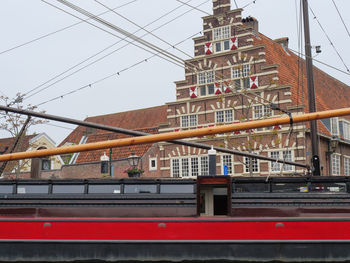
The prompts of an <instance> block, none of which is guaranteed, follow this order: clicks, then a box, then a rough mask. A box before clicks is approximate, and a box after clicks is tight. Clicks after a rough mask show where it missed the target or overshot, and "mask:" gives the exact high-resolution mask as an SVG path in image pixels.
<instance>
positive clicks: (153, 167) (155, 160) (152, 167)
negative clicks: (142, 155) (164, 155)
mask: <svg viewBox="0 0 350 263" xmlns="http://www.w3.org/2000/svg"><path fill="white" fill-rule="evenodd" d="M148 160H149V165H148V167H149V170H150V171H157V167H158V165H157V157H153V158H149V159H148ZM152 161H154V162H155V166H152Z"/></svg>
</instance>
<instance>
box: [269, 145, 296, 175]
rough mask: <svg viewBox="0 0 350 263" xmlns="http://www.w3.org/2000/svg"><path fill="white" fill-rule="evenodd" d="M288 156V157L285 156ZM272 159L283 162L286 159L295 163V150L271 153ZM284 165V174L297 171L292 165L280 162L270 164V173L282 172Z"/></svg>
mask: <svg viewBox="0 0 350 263" xmlns="http://www.w3.org/2000/svg"><path fill="white" fill-rule="evenodd" d="M286 154H288V155H287V156H285V155H286ZM270 157H271V158H275V159H280V160H283V159H284V158H285V157H286V158H285V161H289V162H293V160H294V151H293V150H280V151H271V152H270ZM282 165H283V170H282V172H293V171H294V170H295V168H294V166H293V165H290V164H282V163H278V162H270V172H271V173H274V172H276V173H277V172H281V168H282Z"/></svg>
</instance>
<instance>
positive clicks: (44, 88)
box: [27, 0, 209, 98]
mask: <svg viewBox="0 0 350 263" xmlns="http://www.w3.org/2000/svg"><path fill="white" fill-rule="evenodd" d="M190 1H191V0H190ZM190 1H188V2H190ZM208 1H209V0H206V1H204V2H202V3H201V4H199V5H198V6H201V5H203V4H204V3H206V2H208ZM180 7H181V6H179V7H177V8H175V9H173V10H171V11H170V12H168V13H167V14H169V13H171V12H173V11H175V10H176V9H178V8H180ZM59 9H60V8H59ZM60 10H61V9H60ZM190 11H191V10H189V11H187V12H185V13H183V14H180V15H178V16H177V17H175V18H173V19H171V20H170V21H168V22H166V23H164V24H162V25H160V26H158V27H156V28H155V29H153V30H152V31H155V30H158V29H159V28H161V27H163V26H165V25H167V24H169V23H170V22H172V21H174V20H176V19H178V18H180V17H181V16H183V15H185V14H187V13H189V12H190ZM167 14H165V15H163V16H161V17H159V18H158V19H156V20H154V21H153V22H151V23H149V24H148V25H150V24H152V23H154V22H156V21H157V20H159V19H161V18H162V17H164V16H166V15H167ZM148 25H146V26H148ZM138 31H139V30H137V31H136V32H138ZM145 35H147V33H146V34H144V35H142V36H141V37H143V36H145ZM119 42H120V41H118V42H117V43H119ZM129 44H130V43H126V44H125V45H124V46H122V47H120V48H118V49H116V50H114V51H112V52H110V53H108V54H106V55H105V56H103V57H101V58H99V59H97V60H94V61H93V62H91V63H89V64H87V65H85V66H84V67H82V68H80V69H78V70H76V71H74V72H72V73H71V74H69V75H67V76H65V77H63V78H60V79H59V80H57V81H55V82H53V83H51V84H49V85H48V86H46V87H43V88H42V89H40V90H39V91H37V92H35V93H34V94H32V95H30V96H27V98H29V97H32V96H34V95H36V94H38V93H39V92H41V91H43V90H46V89H48V88H49V87H51V86H53V85H55V84H56V83H58V82H60V81H62V80H64V79H66V78H68V77H69V76H72V75H74V74H75V73H77V72H79V71H81V70H83V69H85V68H87V67H89V66H90V65H92V64H95V63H96V62H98V61H100V60H102V59H104V58H105V57H107V56H109V55H111V54H113V53H115V52H116V51H118V50H121V49H122V48H124V47H126V46H127V45H129ZM172 47H174V45H172ZM99 53H101V52H99ZM152 57H153V56H152ZM82 63H83V62H81V63H79V64H82ZM137 64H139V63H137ZM76 66H77V65H76ZM76 66H74V67H76ZM74 67H73V68H74ZM181 67H182V68H184V67H183V66H181ZM65 72H67V71H65ZM65 72H64V73H65ZM64 73H61V74H59V75H57V76H56V77H58V76H60V75H63V74H64ZM56 77H54V78H56ZM51 80H52V79H51ZM47 82H49V81H47ZM47 82H46V83H47ZM44 84H45V83H44ZM41 86H43V84H41V85H39V86H38V87H36V88H34V89H32V90H31V91H34V90H36V89H38V88H39V87H41ZM28 93H29V92H28ZM28 93H27V94H28Z"/></svg>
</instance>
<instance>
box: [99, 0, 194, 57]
mask: <svg viewBox="0 0 350 263" xmlns="http://www.w3.org/2000/svg"><path fill="white" fill-rule="evenodd" d="M95 2H96V3H98V4H100V5H101V6H103V7H105V8H106V9H108V10H110V11H111V12H112V13H114V14H116V15H117V16H119V17H121V18H123V19H125V20H126V21H128V22H129V23H131V24H133V25H135V26H136V27H138V28H139V29H141V30H144V31H145V32H147V33H148V34H149V35H151V36H153V37H155V38H156V39H158V40H160V41H162V42H163V43H165V44H167V45H169V46H172V47H173V48H174V49H176V50H178V51H180V52H181V53H182V54H184V55H186V56H188V57H190V58H193V57H192V56H191V55H189V54H188V53H186V52H184V51H183V50H181V49H179V48H177V47H175V46H173V45H172V44H171V43H169V42H168V41H166V40H164V39H162V38H160V37H159V36H157V35H155V34H153V33H152V31H149V30H147V29H145V28H144V27H141V26H140V25H138V24H137V23H135V22H134V21H132V20H130V19H129V18H127V17H126V16H123V15H121V14H119V13H117V12H116V11H115V10H112V9H111V8H110V7H108V6H107V5H105V4H103V3H102V2H100V1H98V0H95Z"/></svg>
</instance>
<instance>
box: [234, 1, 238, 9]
mask: <svg viewBox="0 0 350 263" xmlns="http://www.w3.org/2000/svg"><path fill="white" fill-rule="evenodd" d="M234 2H235V5H236V9H238V5H237V2H236V0H234Z"/></svg>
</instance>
